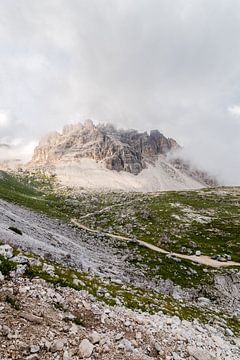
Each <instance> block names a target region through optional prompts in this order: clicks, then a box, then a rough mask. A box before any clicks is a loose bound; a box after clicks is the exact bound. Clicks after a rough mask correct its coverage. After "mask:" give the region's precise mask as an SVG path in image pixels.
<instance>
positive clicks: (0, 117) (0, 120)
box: [0, 111, 9, 128]
mask: <svg viewBox="0 0 240 360" xmlns="http://www.w3.org/2000/svg"><path fill="white" fill-rule="evenodd" d="M8 125H9V118H8V115H7V114H6V113H5V112H4V111H0V128H6V127H7V126H8Z"/></svg>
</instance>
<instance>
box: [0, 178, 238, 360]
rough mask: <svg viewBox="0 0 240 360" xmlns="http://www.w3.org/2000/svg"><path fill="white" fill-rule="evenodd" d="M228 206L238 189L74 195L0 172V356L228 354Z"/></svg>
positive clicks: (231, 307) (232, 272)
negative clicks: (21, 342) (222, 257)
mask: <svg viewBox="0 0 240 360" xmlns="http://www.w3.org/2000/svg"><path fill="white" fill-rule="evenodd" d="M219 204H221V207H219ZM238 212H239V188H216V189H205V190H196V191H182V192H164V193H155V194H144V193H129V192H127V193H126V192H80V193H77V192H76V191H75V190H74V189H66V188H63V187H60V186H59V184H58V183H57V182H56V179H55V178H54V177H52V176H50V177H49V176H46V175H43V174H41V173H38V174H36V173H26V172H24V173H18V174H13V173H12V174H8V173H5V172H1V173H0V240H1V241H2V243H3V244H8V245H6V246H5V245H1V244H0V283H1V290H0V307H1V309H2V312H1V314H2V315H1V319H2V323H1V326H0V340H1V341H0V356H1V358H2V359H4V360H5V359H8V358H9V357H10V358H11V357H12V358H14V356H15V355H13V354H17V355H16V356H18V357H16V359H17V358H21V357H23V358H28V359H32V358H33V359H49V360H50V359H51V360H53V359H56V356H58V357H60V358H61V356H62V357H63V356H64V357H63V358H64V359H73V360H75V359H76V360H77V359H79V358H85V357H81V356H82V355H81V354H82V351H83V349H82V347H83V344H85V345H86V344H87V345H88V346H87V348H88V350H89V351H90V353H91V354H92V358H93V359H103V360H110V359H114V360H115V359H119V360H120V359H121V360H127V359H129V358H131V359H134V360H140V359H141V360H142V359H144V360H154V359H158V358H159V357H160V358H162V359H169V357H170V358H171V356H172V354H173V353H174V354H175V355H174V356H175V358H177V359H185V358H189V359H191V360H192V359H201V356H203V358H204V359H205V358H206V359H208V358H209V359H214V360H216V359H228V358H229V359H231V360H232V359H234V360H235V359H238V357H239V342H238V341H239V339H238V336H239V334H240V321H239V306H240V297H239V293H240V277H239V264H240V262H239V251H238V249H239V247H238V244H239V242H240V239H239V234H238V231H237V229H238V228H239V216H238ZM147 244H149V245H154V246H157V247H159V248H161V250H162V252H160V253H159V252H157V251H156V250H154V248H153V249H151V248H149V247H148V246H146V245H147ZM9 245H10V247H9ZM197 250H198V251H199V250H200V251H201V253H202V254H203V256H202V255H201V256H199V257H196V258H194V254H195V252H196V251H197ZM173 251H174V252H175V255H174V254H173ZM225 253H226V254H228V256H231V257H232V260H233V262H231V261H227V262H223V263H221V261H218V260H216V259H215V260H211V262H210V263H209V264H208V262H206V263H205V260H208V259H210V256H211V255H215V254H220V255H223V254H225ZM180 255H181V256H182V255H183V257H181V256H180ZM184 256H185V258H184ZM191 256H193V257H191ZM198 260H200V262H199V261H198ZM201 260H204V261H201ZM11 289H14V290H13V291H11ZM37 294H38V295H37ZM26 313H27V315H26ZM159 328H161V331H160V332H158V329H159ZM15 329H19V330H18V331H17V332H16V331H15ZM176 329H178V330H177V332H176ZM199 329H201V330H199ZM72 331H74V333H72ZM139 333H141V335H139ZM49 334H51V335H49ZM199 334H201V338H199ZM179 336H180V338H181V339H182V340H181V341H178V340H177V339H179ZM13 337H14V339H16V342H14V345H13V346H12V347H8V344H9V343H10V342H11V341H12V339H13ZM187 338H189V339H191V340H188V344H186V341H185V340H184V339H187ZM20 339H24V342H25V343H26V344H25V345H24V346H20V345H19V340H20ZM74 339H75V340H74ZM95 339H97V340H96V342H95ZM100 339H102V340H100ZM83 340H84V343H83V344H82V341H83ZM87 341H88V342H87ZM199 344H201V351H200V352H199V351H198V350H199V346H200V345H199ZM6 349H7V350H6ZM84 349H85V347H84ZM85 350H86V349H85ZM86 351H87V350H86ZM33 355H34V356H35V357H33ZM86 358H87V357H86Z"/></svg>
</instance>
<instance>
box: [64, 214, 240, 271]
mask: <svg viewBox="0 0 240 360" xmlns="http://www.w3.org/2000/svg"><path fill="white" fill-rule="evenodd" d="M71 222H72V223H73V224H74V225H76V226H77V227H79V228H81V229H84V230H86V231H89V232H91V233H94V234H103V235H105V236H108V237H111V238H114V239H118V240H125V241H131V242H132V241H134V242H136V244H138V245H140V246H143V247H145V248H148V249H150V250H154V251H156V252H158V253H161V254H169V255H171V256H173V257H177V258H180V259H185V260H190V261H193V262H195V263H198V264H202V265H206V266H211V267H214V268H220V267H229V266H240V263H238V262H235V261H228V262H220V261H217V260H213V259H211V258H210V256H207V255H200V256H196V255H184V254H179V253H173V252H169V251H167V250H164V249H162V248H160V247H158V246H155V245H153V244H150V243H148V242H145V241H142V240H138V239H137V240H135V239H134V240H133V239H131V238H128V237H126V236H121V235H116V234H111V233H108V232H104V231H101V230H94V229H90V228H89V227H87V226H85V225H83V224H81V223H79V222H78V221H77V220H76V219H74V218H72V219H71Z"/></svg>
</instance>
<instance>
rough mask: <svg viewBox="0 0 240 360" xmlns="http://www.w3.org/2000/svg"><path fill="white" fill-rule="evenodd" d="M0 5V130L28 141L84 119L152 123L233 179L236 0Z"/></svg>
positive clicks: (239, 78) (31, 0) (237, 175)
mask: <svg viewBox="0 0 240 360" xmlns="http://www.w3.org/2000/svg"><path fill="white" fill-rule="evenodd" d="M0 12H1V14H2V19H3V20H2V21H1V23H0V49H1V57H0V83H1V84H0V85H1V86H0V108H2V109H9V114H10V115H9V119H10V120H9V121H10V124H11V126H8V127H5V128H3V127H2V126H1V127H0V138H3V137H4V138H7V139H8V141H11V139H15V138H22V139H24V143H28V142H31V141H32V139H38V138H39V137H41V136H42V135H44V134H45V133H46V132H48V131H52V130H56V129H60V128H61V127H62V126H63V125H64V124H66V123H69V122H74V121H76V120H84V119H85V118H92V119H93V120H96V121H97V122H98V121H110V122H113V123H114V124H116V125H118V126H124V127H134V128H137V129H140V130H150V129H151V128H158V129H160V130H161V131H162V132H164V133H165V134H166V135H167V136H171V137H174V138H176V139H177V140H178V141H179V142H180V143H181V144H182V145H184V147H185V151H186V153H188V154H189V156H190V157H191V158H192V159H193V160H194V161H195V162H196V163H197V164H199V165H202V164H203V165H204V166H205V167H207V169H208V170H210V171H212V172H214V173H217V174H218V175H219V176H220V177H221V178H222V179H224V180H225V181H226V182H227V183H238V184H240V164H239V161H240V160H239V155H238V154H239V153H240V148H239V147H240V145H239V133H240V129H239V125H240V124H239V121H236V120H234V117H233V116H232V115H233V113H232V111H230V110H229V111H226V109H228V108H229V109H231V108H233V109H234V107H236V106H237V105H232V104H239V102H240V90H239V83H240V61H239V60H240V47H238V46H236V34H238V33H240V21H239V13H240V2H239V1H238V0H221V1H219V0H212V1H209V0H198V1H194V0H175V1H174V2H172V1H169V0H111V1H108V0H101V1H99V0H91V3H90V2H87V1H85V0H68V1H65V0H51V1H49V0H42V1H37V0H11V1H2V2H0ZM234 111H236V109H235V110H234ZM237 169H239V170H237Z"/></svg>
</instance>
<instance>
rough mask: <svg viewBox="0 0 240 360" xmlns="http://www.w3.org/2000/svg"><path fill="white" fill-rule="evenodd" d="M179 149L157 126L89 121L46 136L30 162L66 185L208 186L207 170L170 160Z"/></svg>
mask: <svg viewBox="0 0 240 360" xmlns="http://www.w3.org/2000/svg"><path fill="white" fill-rule="evenodd" d="M178 149H180V146H179V145H178V143H177V142H176V141H175V140H174V139H171V138H167V137H165V136H164V135H163V134H162V133H160V132H159V131H158V130H152V131H151V132H150V134H148V133H147V132H143V133H141V132H138V131H137V130H117V129H116V128H115V127H114V126H113V125H111V124H106V125H102V124H100V125H94V123H93V122H92V121H91V120H87V121H86V122H85V123H84V124H80V123H79V124H76V125H67V126H65V127H64V129H63V131H62V133H58V132H54V133H51V134H49V135H48V136H47V137H45V138H43V139H42V140H41V141H40V143H39V145H38V146H37V147H36V149H35V151H34V155H33V158H32V161H31V163H30V164H29V166H30V167H31V168H44V169H49V170H51V171H53V172H55V173H56V174H57V175H58V177H59V179H60V180H61V181H62V182H63V183H65V184H67V185H74V186H81V187H90V188H106V187H107V188H109V189H118V190H137V191H157V190H176V189H187V188H199V187H203V186H206V184H207V182H208V181H209V178H208V177H207V176H204V175H203V173H202V172H196V171H195V172H193V171H192V170H191V169H190V167H189V165H186V164H183V163H182V162H181V161H180V164H179V159H178V160H173V159H172V160H170V159H169V154H172V153H174V152H175V151H176V150H178ZM180 165H181V166H180ZM112 170H114V172H113V171H112Z"/></svg>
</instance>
